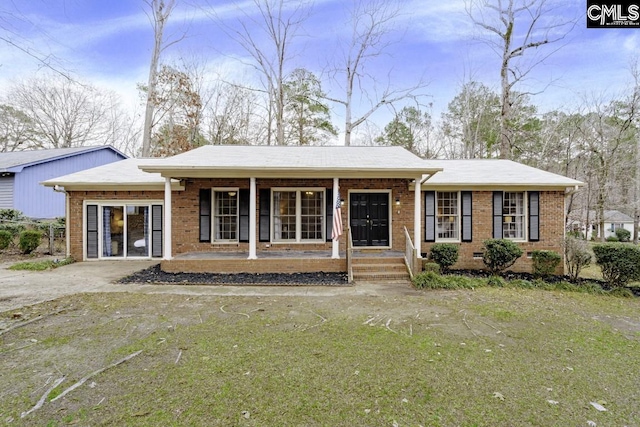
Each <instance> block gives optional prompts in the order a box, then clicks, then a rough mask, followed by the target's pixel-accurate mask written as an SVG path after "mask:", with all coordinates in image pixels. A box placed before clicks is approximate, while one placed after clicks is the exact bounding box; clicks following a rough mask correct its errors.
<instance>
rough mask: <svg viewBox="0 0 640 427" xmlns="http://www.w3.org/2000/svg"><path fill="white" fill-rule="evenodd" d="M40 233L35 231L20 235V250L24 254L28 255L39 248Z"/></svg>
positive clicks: (24, 232)
mask: <svg viewBox="0 0 640 427" xmlns="http://www.w3.org/2000/svg"><path fill="white" fill-rule="evenodd" d="M40 240H42V233H41V232H39V231H36V230H27V231H23V232H22V233H20V242H19V246H20V250H21V251H22V252H23V253H25V254H30V253H31V252H33V251H35V250H36V249H37V248H38V246H40Z"/></svg>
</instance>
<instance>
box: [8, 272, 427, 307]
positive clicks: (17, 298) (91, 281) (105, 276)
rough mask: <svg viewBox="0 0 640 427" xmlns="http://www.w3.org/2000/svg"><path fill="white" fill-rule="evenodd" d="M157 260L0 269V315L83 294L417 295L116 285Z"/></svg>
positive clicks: (374, 289)
mask: <svg viewBox="0 0 640 427" xmlns="http://www.w3.org/2000/svg"><path fill="white" fill-rule="evenodd" d="M154 264H157V261H100V262H77V263H74V264H70V265H66V266H64V267H60V268H56V269H54V270H49V271H13V270H7V268H8V267H9V266H10V265H11V264H0V312H2V311H7V310H15V309H17V308H20V307H23V306H26V305H32V304H37V303H40V302H43V301H49V300H53V299H56V298H60V297H62V296H65V295H73V294H77V293H84V292H141V293H158V294H161V293H166V294H182V295H234V296H309V297H312V296H340V295H345V296H346V295H368V296H394V295H421V293H420V292H419V291H417V290H416V289H414V288H413V287H412V286H411V285H410V284H408V283H406V284H405V283H358V284H357V285H355V286H349V287H335V286H215V285H206V286H197V285H155V284H117V283H114V282H115V281H116V280H118V279H120V278H122V277H124V276H127V275H129V274H131V273H133V272H136V271H138V270H142V269H145V268H147V267H150V266H152V265H154Z"/></svg>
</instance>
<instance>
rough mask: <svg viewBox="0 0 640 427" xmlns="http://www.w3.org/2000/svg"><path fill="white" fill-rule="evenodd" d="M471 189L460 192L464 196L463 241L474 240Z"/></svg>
mask: <svg viewBox="0 0 640 427" xmlns="http://www.w3.org/2000/svg"><path fill="white" fill-rule="evenodd" d="M472 194H473V193H472V192H471V191H462V192H460V197H461V198H462V204H461V206H462V241H463V242H471V241H472V240H473V221H472V212H473V200H472V199H473V197H472Z"/></svg>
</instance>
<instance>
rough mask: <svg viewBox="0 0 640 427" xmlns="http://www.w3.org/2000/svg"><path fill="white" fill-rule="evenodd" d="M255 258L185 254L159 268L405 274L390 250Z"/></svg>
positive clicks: (239, 254) (239, 253)
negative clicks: (375, 269)
mask: <svg viewBox="0 0 640 427" xmlns="http://www.w3.org/2000/svg"><path fill="white" fill-rule="evenodd" d="M257 255H258V257H257V258H255V259H250V258H248V252H247V251H230V252H189V253H184V254H179V255H176V256H175V257H174V258H172V259H171V260H163V261H162V263H161V268H162V270H163V271H166V272H170V273H180V272H189V273H216V274H236V273H251V274H266V273H317V272H325V273H348V276H349V281H350V282H351V281H352V279H353V271H354V265H355V266H356V267H355V270H356V271H357V270H358V268H357V265H358V264H359V265H363V266H368V267H367V269H368V270H371V269H372V266H376V265H378V266H380V272H379V273H380V274H383V273H389V271H388V270H389V267H388V266H389V265H390V264H395V266H396V267H394V268H395V269H396V270H397V271H396V272H397V273H401V274H403V275H404V274H405V273H407V270H406V263H405V258H404V257H405V254H404V253H403V252H400V251H394V250H375V249H353V248H350V249H349V250H347V251H345V252H341V253H340V258H333V257H332V253H331V252H328V251H314V250H267V251H259V252H258V254H257Z"/></svg>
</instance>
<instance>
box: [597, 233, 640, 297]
mask: <svg viewBox="0 0 640 427" xmlns="http://www.w3.org/2000/svg"><path fill="white" fill-rule="evenodd" d="M593 253H594V254H595V256H596V264H598V265H599V266H600V269H601V270H602V278H603V279H604V280H605V282H607V284H608V285H609V286H610V287H612V288H616V287H624V286H626V285H627V284H628V283H629V282H631V281H632V280H640V248H639V247H638V246H635V245H630V244H628V243H601V244H598V245H594V246H593Z"/></svg>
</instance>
